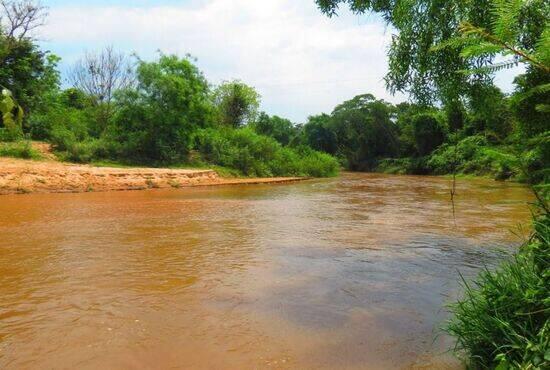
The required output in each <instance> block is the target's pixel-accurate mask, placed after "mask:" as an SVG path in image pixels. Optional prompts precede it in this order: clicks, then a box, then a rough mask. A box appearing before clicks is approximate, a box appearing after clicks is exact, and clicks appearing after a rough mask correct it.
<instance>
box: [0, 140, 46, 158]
mask: <svg viewBox="0 0 550 370" xmlns="http://www.w3.org/2000/svg"><path fill="white" fill-rule="evenodd" d="M0 157H12V158H22V159H33V160H40V159H43V156H42V154H41V153H40V152H39V151H38V150H36V149H34V148H33V147H32V145H31V142H30V141H12V142H0Z"/></svg>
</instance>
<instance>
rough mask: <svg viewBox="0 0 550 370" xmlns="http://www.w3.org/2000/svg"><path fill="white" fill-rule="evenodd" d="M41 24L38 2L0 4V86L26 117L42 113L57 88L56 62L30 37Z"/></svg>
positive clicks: (42, 13)
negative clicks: (25, 113) (6, 90)
mask: <svg viewBox="0 0 550 370" xmlns="http://www.w3.org/2000/svg"><path fill="white" fill-rule="evenodd" d="M44 20H45V10H44V8H43V7H41V6H40V4H39V2H37V1H28V0H25V1H0V85H2V86H4V87H5V88H7V89H9V90H10V91H11V92H12V94H13V96H14V97H15V98H16V99H17V101H18V102H19V104H20V106H21V107H22V108H23V109H24V110H25V112H27V113H30V112H32V111H35V110H40V109H44V108H45V107H46V105H47V104H48V100H47V98H48V95H49V92H50V91H52V90H56V89H57V88H58V86H59V74H58V72H57V70H56V67H57V63H58V61H59V58H58V57H56V56H55V55H53V54H50V53H49V52H48V51H43V50H41V49H40V48H39V46H38V44H37V42H36V40H35V39H34V38H33V37H32V36H33V34H32V31H34V30H36V29H37V28H38V27H40V26H41V25H42V24H43V23H44ZM27 116H28V115H27Z"/></svg>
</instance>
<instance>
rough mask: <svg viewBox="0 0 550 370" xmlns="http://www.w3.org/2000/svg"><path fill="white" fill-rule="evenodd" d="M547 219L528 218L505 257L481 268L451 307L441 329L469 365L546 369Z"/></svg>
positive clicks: (549, 326)
mask: <svg viewBox="0 0 550 370" xmlns="http://www.w3.org/2000/svg"><path fill="white" fill-rule="evenodd" d="M549 272H550V217H549V214H548V212H547V211H546V212H543V213H542V214H540V215H538V216H537V217H536V218H535V219H534V233H533V235H532V236H531V238H530V240H529V242H527V243H526V244H525V245H524V246H523V247H522V248H521V250H520V252H519V254H518V255H517V256H515V257H514V258H513V259H512V260H511V261H508V262H505V263H504V264H503V265H502V266H500V268H498V269H497V270H496V271H489V270H485V271H484V272H482V273H481V275H480V276H479V277H478V278H477V280H475V281H474V282H473V283H467V282H464V288H465V296H464V297H463V298H462V299H461V300H460V301H459V302H458V303H456V304H454V305H453V306H451V311H452V312H453V318H452V319H451V321H450V322H449V323H448V326H447V331H448V332H449V333H450V334H451V335H453V336H455V337H456V338H457V347H456V350H457V351H459V352H466V353H467V355H468V358H469V362H470V365H471V366H472V367H473V368H482V369H493V368H498V369H509V368H521V369H547V368H549V367H550V273H549Z"/></svg>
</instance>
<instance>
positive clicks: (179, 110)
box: [107, 54, 212, 162]
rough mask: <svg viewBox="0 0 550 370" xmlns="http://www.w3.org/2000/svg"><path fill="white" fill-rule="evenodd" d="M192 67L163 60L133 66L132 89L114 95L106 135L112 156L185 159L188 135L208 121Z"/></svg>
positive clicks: (199, 77)
mask: <svg viewBox="0 0 550 370" xmlns="http://www.w3.org/2000/svg"><path fill="white" fill-rule="evenodd" d="M193 62H194V60H193V59H192V58H191V57H190V56H186V57H185V58H179V57H177V56H176V55H164V54H161V56H160V58H159V60H158V61H155V62H150V63H149V62H145V61H139V62H138V66H137V72H136V74H137V86H136V87H135V88H128V89H126V90H121V91H120V92H119V93H118V94H117V96H116V99H115V101H116V105H117V111H116V115H115V118H114V123H113V124H112V125H111V126H110V128H109V132H108V133H107V137H108V138H109V139H110V140H111V142H112V143H113V145H114V146H116V147H118V151H119V153H118V155H120V156H123V157H125V158H127V159H132V160H139V161H149V162H150V161H156V162H175V161H179V160H183V159H185V157H186V155H187V152H188V150H189V144H190V140H191V134H192V132H193V131H194V130H196V129H197V128H200V127H205V126H206V125H208V123H209V122H211V120H212V107H211V105H210V103H209V100H208V93H209V92H208V83H207V81H206V79H205V78H204V76H203V74H202V73H201V72H200V71H199V69H198V68H197V67H196V66H195V65H194V64H193Z"/></svg>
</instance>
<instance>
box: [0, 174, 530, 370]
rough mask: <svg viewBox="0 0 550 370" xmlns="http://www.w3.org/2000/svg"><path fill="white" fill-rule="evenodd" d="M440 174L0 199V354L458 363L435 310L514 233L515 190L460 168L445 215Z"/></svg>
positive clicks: (55, 364) (133, 363)
mask: <svg viewBox="0 0 550 370" xmlns="http://www.w3.org/2000/svg"><path fill="white" fill-rule="evenodd" d="M449 187H450V184H449V180H448V179H443V178H432V177H412V176H385V175H369V174H344V175H342V176H341V177H339V178H335V179H328V180H315V181H306V182H302V183H296V184H291V185H260V186H234V187H219V188H194V189H180V190H154V191H143V192H119V193H87V194H44V195H38V194H36V195H32V194H31V195H20V196H4V197H0V298H1V299H0V368H2V369H26V368H41V369H49V368H61V369H178V368H193V369H197V368H212V369H220V368H231V369H247V368H295V369H319V368H326V369H329V368H330V369H332V368H344V369H345V368H349V369H355V368H357V369H394V368H411V367H413V368H460V366H459V364H458V363H456V361H454V360H453V359H452V357H451V356H450V355H448V354H444V353H442V352H443V351H444V350H445V348H446V346H448V345H449V340H448V338H445V337H444V336H441V335H439V336H438V333H439V332H438V330H437V328H438V327H439V326H440V325H441V322H442V320H444V319H445V318H446V313H445V310H444V309H443V308H442V307H443V305H444V304H445V303H447V302H450V301H451V300H452V299H453V298H454V297H456V295H457V294H458V284H457V281H458V278H459V273H458V271H460V272H462V273H463V274H464V275H465V276H467V277H468V276H473V275H474V274H475V272H476V271H478V270H479V268H480V267H481V266H483V265H489V266H491V265H494V264H495V263H497V262H498V261H499V260H501V259H502V258H505V256H506V254H507V253H509V252H510V251H512V250H513V246H515V245H517V244H518V243H519V242H520V238H519V237H518V236H515V235H514V234H513V233H512V232H511V230H512V231H518V224H524V225H528V218H529V210H528V208H527V206H526V202H527V201H529V200H530V199H531V197H530V195H529V192H528V191H527V190H526V189H524V188H522V187H521V186H519V185H515V184H503V183H496V182H492V181H486V180H460V181H459V183H458V197H457V203H456V225H455V222H454V221H453V217H452V207H451V204H450V201H449ZM523 233H525V231H524V232H523ZM519 234H521V231H520V232H519ZM434 338H435V339H434Z"/></svg>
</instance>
